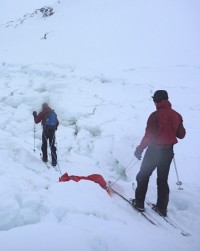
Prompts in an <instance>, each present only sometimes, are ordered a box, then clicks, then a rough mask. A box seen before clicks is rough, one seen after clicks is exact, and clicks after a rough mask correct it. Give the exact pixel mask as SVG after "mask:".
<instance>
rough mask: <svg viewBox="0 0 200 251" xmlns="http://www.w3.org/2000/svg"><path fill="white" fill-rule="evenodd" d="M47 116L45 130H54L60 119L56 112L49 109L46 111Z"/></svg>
mask: <svg viewBox="0 0 200 251" xmlns="http://www.w3.org/2000/svg"><path fill="white" fill-rule="evenodd" d="M45 116H46V122H45V125H44V130H45V131H49V130H50V131H53V130H56V127H57V124H58V119H57V115H56V113H55V112H54V111H53V110H52V111H48V112H46V113H45Z"/></svg>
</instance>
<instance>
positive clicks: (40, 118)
mask: <svg viewBox="0 0 200 251" xmlns="http://www.w3.org/2000/svg"><path fill="white" fill-rule="evenodd" d="M49 111H53V110H52V109H51V108H50V107H49V106H46V108H45V109H44V110H43V111H41V112H40V113H39V114H38V115H37V116H35V117H34V121H35V123H36V124H38V123H40V122H41V124H42V126H44V125H45V123H46V115H45V113H46V112H49ZM58 126H59V121H58V119H57V126H56V129H57V128H58Z"/></svg>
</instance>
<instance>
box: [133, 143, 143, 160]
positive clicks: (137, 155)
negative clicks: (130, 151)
mask: <svg viewBox="0 0 200 251" xmlns="http://www.w3.org/2000/svg"><path fill="white" fill-rule="evenodd" d="M142 152H143V150H142V149H141V148H140V147H139V146H138V147H137V148H136V150H135V152H134V155H135V157H136V158H137V159H138V160H141V159H142Z"/></svg>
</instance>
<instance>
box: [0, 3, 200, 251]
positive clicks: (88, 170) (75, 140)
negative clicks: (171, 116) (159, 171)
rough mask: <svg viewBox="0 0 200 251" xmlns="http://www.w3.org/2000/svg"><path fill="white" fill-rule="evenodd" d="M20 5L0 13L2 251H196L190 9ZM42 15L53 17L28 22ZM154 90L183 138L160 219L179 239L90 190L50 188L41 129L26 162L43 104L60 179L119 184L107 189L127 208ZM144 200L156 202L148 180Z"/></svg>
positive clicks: (83, 185)
mask: <svg viewBox="0 0 200 251" xmlns="http://www.w3.org/2000/svg"><path fill="white" fill-rule="evenodd" d="M19 2H20V3H21V5H20V4H18V5H16V2H15V1H13V0H8V1H6V3H4V4H3V7H4V8H1V10H0V12H1V17H0V23H1V27H0V35H1V46H0V53H1V65H0V88H1V92H0V118H1V119H0V142H1V146H0V163H1V166H0V186H1V189H0V200H1V203H0V231H1V232H0V249H1V250H2V251H18V250H20V251H25V250H29V251H35V250H37V251H43V250H48V251H55V250H59V251H64V250H72V251H79V250H84V251H89V250H94V251H104V250H108V251H118V250H119V251H120V250H125V251H131V250H137V251H155V250H159V249H162V250H164V251H168V250H171V251H177V250H182V251H199V250H200V241H199V234H200V231H199V226H200V198H199V190H200V185H199V179H200V171H199V162H200V154H199V147H198V143H199V138H200V126H199V121H200V112H199V110H200V99H199V93H200V86H199V81H200V62H199V58H200V57H199V51H200V50H199V44H200V43H199V35H198V32H197V27H198V24H199V17H198V15H197V14H198V8H199V3H198V1H194V0H193V1H190V3H189V2H188V1H178V0H176V1H163V4H161V3H160V1H145V0H142V1H140V2H137V1H128V0H124V1H121V0H118V1H105V0H102V1H94V0H90V1H89V0H86V1H84V2H83V1H80V0H73V1H72V0H71V1H69V0H66V1H57V2H54V1H41V0H40V1H32V3H29V2H28V1H25V0H24V1H23V0H20V1H19ZM44 5H50V6H53V8H54V10H55V14H53V15H52V16H50V17H48V18H42V15H41V13H40V14H36V15H33V17H30V15H31V14H33V13H34V10H35V9H38V8H41V7H43V6H44ZM2 9H3V10H2ZM8 9H9V11H8ZM27 13H29V14H30V15H27V16H25V19H24V20H23V22H22V23H21V21H22V19H23V16H24V15H25V14H27ZM169 16H170V17H171V18H169ZM26 17H27V19H26ZM167 18H168V19H167ZM11 20H13V21H14V22H13V23H15V24H14V26H13V24H12V23H11V24H12V25H11V26H9V27H7V28H6V24H7V22H8V21H11ZM158 21H160V22H158ZM16 25H17V27H15V26H16ZM163 25H164V26H163ZM51 31H52V32H51ZM177 31H178V33H177ZM48 32H49V33H48ZM153 32H154V33H153ZM45 33H48V34H47V39H41V37H43V36H44V34H45ZM175 35H176V36H175ZM156 38H157V39H156ZM184 38H185V39H186V38H187V40H184ZM155 41H157V42H156V43H155ZM181 41H182V43H181ZM183 41H184V42H183ZM158 45H159V46H158ZM52 62H53V63H52ZM157 89H166V90H167V91H168V93H169V97H170V101H171V103H172V105H173V108H174V109H175V110H177V111H178V112H180V113H181V114H182V116H183V119H184V125H185V127H186V131H187V135H186V138H185V139H183V140H181V141H180V142H179V144H177V145H176V146H175V154H176V155H175V159H176V164H177V168H178V172H179V178H180V180H181V181H182V182H183V185H182V187H183V190H179V189H178V186H177V185H176V181H177V177H176V172H175V168H174V165H173V164H172V165H171V172H170V176H169V184H170V188H171V192H170V203H169V208H168V210H169V212H168V215H169V218H170V219H171V220H172V221H173V222H174V223H175V224H177V225H178V226H179V227H180V228H182V229H183V230H184V231H185V232H187V233H189V234H190V235H189V236H182V235H181V234H180V232H179V231H178V230H176V229H174V228H173V227H171V226H169V225H168V224H166V223H165V222H164V221H163V220H162V219H161V218H160V219H159V217H157V216H155V215H154V213H153V212H151V209H149V208H148V207H147V208H146V211H147V213H148V214H150V215H151V216H152V217H154V218H155V220H156V222H157V224H158V227H156V226H153V225H151V224H150V223H148V222H147V221H146V220H145V219H143V218H142V217H141V216H140V215H138V214H137V213H136V212H135V211H134V210H133V209H132V208H131V207H130V205H129V204H127V203H125V201H123V200H122V199H121V198H119V197H117V196H116V195H115V196H112V197H110V196H109V195H108V194H107V193H106V191H104V190H103V189H102V188H101V187H100V186H98V185H97V184H95V183H92V182H89V181H80V182H79V183H76V182H73V181H70V182H63V183H59V182H58V179H59V177H60V176H61V174H60V172H59V171H55V170H54V169H53V168H51V169H47V168H46V166H45V165H44V164H43V163H41V159H40V152H41V151H40V148H41V132H42V129H41V126H40V125H36V127H35V130H36V132H35V149H36V151H35V152H34V123H33V117H32V112H33V111H34V110H36V111H39V110H40V109H41V104H42V103H43V102H48V103H49V104H50V106H52V107H53V108H54V109H55V111H56V113H57V114H58V117H59V121H60V126H59V129H58V131H57V134H56V137H57V149H58V162H59V167H60V171H61V173H62V174H64V173H65V172H67V173H69V174H70V175H84V176H87V175H90V174H93V173H99V174H101V175H103V177H104V178H105V179H106V180H111V181H116V180H118V179H119V178H120V179H119V180H118V182H117V184H116V186H117V188H118V189H119V190H120V191H121V192H122V193H123V194H124V195H126V197H127V198H129V197H133V196H134V190H133V189H134V186H133V185H132V183H135V176H136V174H137V172H138V170H139V167H140V162H139V161H138V162H136V159H135V158H134V156H133V152H134V150H135V147H136V146H137V145H138V144H139V142H140V140H141V138H142V136H143V134H144V130H145V126H146V120H147V118H148V116H149V114H150V113H151V112H153V111H154V110H155V106H154V104H153V102H152V98H151V96H152V94H153V93H154V91H155V90H157ZM131 160H132V162H131V164H130V165H129V166H128V164H129V163H130V161H131ZM127 167H132V168H130V169H129V170H128V171H127V172H126V171H125V169H127ZM147 199H148V200H149V201H153V202H154V201H155V200H156V174H155V173H154V174H153V176H152V177H151V180H150V184H149V190H148V194H147Z"/></svg>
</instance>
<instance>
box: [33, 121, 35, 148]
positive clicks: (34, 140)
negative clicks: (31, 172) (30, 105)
mask: <svg viewBox="0 0 200 251" xmlns="http://www.w3.org/2000/svg"><path fill="white" fill-rule="evenodd" d="M33 135H34V136H33V138H34V140H33V141H34V143H33V144H34V146H33V152H34V153H35V122H34V126H33Z"/></svg>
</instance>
